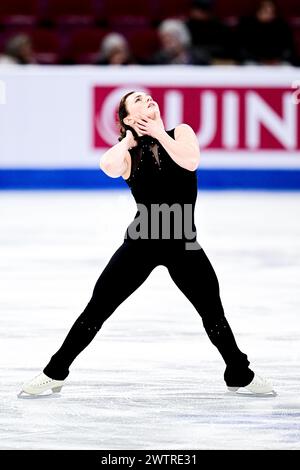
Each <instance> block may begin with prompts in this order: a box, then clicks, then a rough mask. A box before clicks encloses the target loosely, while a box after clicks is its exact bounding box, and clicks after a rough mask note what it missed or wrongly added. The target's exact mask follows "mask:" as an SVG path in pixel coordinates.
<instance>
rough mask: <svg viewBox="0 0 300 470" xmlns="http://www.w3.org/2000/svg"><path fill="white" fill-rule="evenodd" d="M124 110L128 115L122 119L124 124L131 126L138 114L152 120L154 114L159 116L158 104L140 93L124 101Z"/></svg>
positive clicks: (149, 96) (148, 96) (133, 94)
mask: <svg viewBox="0 0 300 470" xmlns="http://www.w3.org/2000/svg"><path fill="white" fill-rule="evenodd" d="M126 109H127V112H128V115H127V116H126V118H124V123H125V124H127V125H129V126H133V125H134V124H135V123H136V120H137V119H138V116H139V115H140V114H142V115H145V116H147V117H149V118H152V119H154V118H155V113H156V115H157V116H159V115H160V113H159V107H158V104H157V103H156V102H155V101H153V99H152V96H151V95H148V94H147V93H144V92H142V91H136V92H134V93H132V94H131V95H129V96H128V97H127V99H126Z"/></svg>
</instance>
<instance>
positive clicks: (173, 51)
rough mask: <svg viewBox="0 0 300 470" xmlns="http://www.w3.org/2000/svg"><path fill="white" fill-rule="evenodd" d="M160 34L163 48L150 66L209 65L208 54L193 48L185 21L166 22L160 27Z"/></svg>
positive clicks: (150, 60)
mask: <svg viewBox="0 0 300 470" xmlns="http://www.w3.org/2000/svg"><path fill="white" fill-rule="evenodd" d="M158 34H159V38H160V41H161V45H162V48H161V49H160V50H159V51H158V52H156V53H155V54H154V55H153V56H152V57H151V58H150V59H149V62H148V63H149V64H153V65H156V64H157V65H159V64H165V65H167V64H192V65H208V64H209V57H208V55H207V54H206V52H205V51H204V50H202V49H201V48H195V47H193V45H192V38H191V35H190V32H189V30H188V28H187V27H186V25H185V23H184V22H183V21H181V20H179V19H166V20H164V21H163V22H162V23H161V24H160V25H159V26H158Z"/></svg>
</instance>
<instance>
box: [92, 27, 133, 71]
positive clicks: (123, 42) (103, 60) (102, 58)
mask: <svg viewBox="0 0 300 470" xmlns="http://www.w3.org/2000/svg"><path fill="white" fill-rule="evenodd" d="M135 63H136V61H135V59H134V57H133V56H132V53H131V51H130V47H129V44H128V41H127V39H126V38H125V37H124V36H123V35H122V34H119V33H109V34H107V36H105V37H104V39H103V40H102V42H101V46H100V52H99V58H98V59H97V61H96V64H98V65H129V64H135Z"/></svg>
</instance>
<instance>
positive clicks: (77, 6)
mask: <svg viewBox="0 0 300 470" xmlns="http://www.w3.org/2000/svg"><path fill="white" fill-rule="evenodd" d="M45 14H46V18H47V19H48V20H50V22H52V23H54V24H55V25H57V26H82V27H83V26H89V25H93V24H94V23H95V14H96V13H95V6H94V0H48V6H47V8H46V13H45Z"/></svg>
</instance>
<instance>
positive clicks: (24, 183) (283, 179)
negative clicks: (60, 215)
mask: <svg viewBox="0 0 300 470" xmlns="http://www.w3.org/2000/svg"><path fill="white" fill-rule="evenodd" d="M197 177H198V178H197V179H198V189H199V190H201V189H203V190H228V189H237V190H248V189H249V190H300V169H261V168H260V169H247V170H244V169H216V168H214V169H208V168H206V169H198V170H197ZM126 188H127V189H129V188H128V185H127V183H126V182H125V181H124V179H123V178H122V177H119V178H110V177H109V176H107V175H106V174H105V173H104V172H103V171H100V170H95V169H82V168H80V169H53V168H52V169H42V170H41V169H28V168H26V169H25V168H24V169H20V168H18V169H15V168H13V169H7V168H6V169H0V190H17V189H20V190H38V189H41V190H68V189H80V190H89V189H93V190H97V189H99V190H102V189H126Z"/></svg>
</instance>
